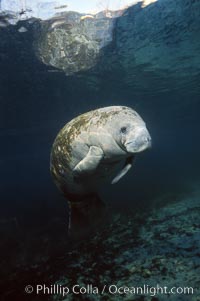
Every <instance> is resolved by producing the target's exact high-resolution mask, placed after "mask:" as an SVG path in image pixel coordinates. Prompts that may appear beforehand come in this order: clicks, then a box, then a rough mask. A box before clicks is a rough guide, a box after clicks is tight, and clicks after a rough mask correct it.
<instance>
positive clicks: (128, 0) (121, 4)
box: [1, 0, 156, 19]
mask: <svg viewBox="0 0 200 301" xmlns="http://www.w3.org/2000/svg"><path fill="white" fill-rule="evenodd" d="M149 1H150V0H149ZM152 1H153V0H152ZM152 1H151V2H152ZM154 1H156V0H154ZM137 2H141V0H93V1H92V0H34V1H33V0H9V1H8V0H2V1H1V10H2V11H10V12H15V13H18V14H20V13H21V12H23V14H21V18H29V17H36V18H41V19H47V18H50V17H52V16H53V15H55V14H56V13H59V12H64V11H76V12H80V13H93V14H95V13H97V12H99V11H102V10H119V9H123V8H126V7H128V6H130V5H132V4H136V3H137ZM144 2H147V0H145V1H144Z"/></svg>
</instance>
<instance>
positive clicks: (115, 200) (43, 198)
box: [0, 21, 200, 300]
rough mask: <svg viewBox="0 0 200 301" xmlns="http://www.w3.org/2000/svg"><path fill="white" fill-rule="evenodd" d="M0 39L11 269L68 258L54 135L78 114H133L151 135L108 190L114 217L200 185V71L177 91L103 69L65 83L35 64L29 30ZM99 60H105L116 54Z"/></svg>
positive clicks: (4, 32) (5, 228)
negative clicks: (117, 110) (54, 173)
mask: <svg viewBox="0 0 200 301" xmlns="http://www.w3.org/2000/svg"><path fill="white" fill-rule="evenodd" d="M25 22H26V21H25ZM0 37H1V41H0V105H1V109H0V146H1V147H0V170H1V173H0V193H1V198H0V206H1V210H0V222H1V227H2V230H1V232H2V235H3V236H4V238H5V237H8V238H9V241H10V242H9V243H8V241H7V240H5V245H4V247H2V254H3V257H4V258H6V260H8V261H9V260H11V259H9V258H12V260H11V261H10V264H8V266H9V268H11V270H15V267H16V264H17V263H19V265H20V264H21V262H23V264H22V266H23V265H24V266H23V268H25V267H26V266H27V263H28V262H29V259H30V258H31V260H33V261H34V260H36V259H35V258H34V256H35V254H37V256H38V257H40V258H42V257H43V256H44V253H45V254H48V253H49V254H51V253H52V254H54V252H55V253H56V254H57V253H59V254H60V253H61V254H62V248H63V249H64V248H68V247H69V245H68V242H67V224H68V207H67V202H66V200H65V199H64V197H63V196H62V195H61V194H60V193H59V191H58V190H57V188H56V187H55V185H54V183H53V181H52V179H51V176H50V172H49V156H50V151H51V146H52V143H53V141H54V139H55V137H56V135H57V133H58V131H59V130H60V129H61V128H62V127H63V126H64V124H65V123H67V122H68V121H70V120H71V119H72V118H74V117H76V116H77V115H79V114H81V113H84V112H86V111H89V110H91V109H96V108H99V107H104V106H111V105H126V106H130V107H132V108H134V109H135V110H136V111H137V112H138V113H139V114H140V115H141V116H142V118H143V119H144V120H145V122H146V124H147V127H148V129H149V132H150V133H151V137H152V141H153V144H152V148H151V149H150V150H149V151H147V152H144V153H142V154H140V155H138V157H137V160H136V162H135V166H134V168H133V169H132V170H131V171H130V172H129V174H127V175H126V176H125V177H124V178H123V179H122V180H121V181H120V182H119V183H118V184H117V185H113V186H111V185H110V186H106V187H104V189H102V191H101V196H102V198H103V199H104V200H105V202H106V203H107V204H109V206H110V208H111V213H112V212H115V213H122V214H123V215H124V216H126V214H127V213H128V212H129V211H130V210H133V211H137V212H138V211H139V212H140V211H141V212H144V211H148V210H150V209H152V208H154V200H155V199H159V198H162V197H163V196H165V195H166V194H168V193H169V194H171V195H173V196H174V199H175V198H176V197H177V196H178V195H182V194H186V193H188V191H191V190H192V189H193V187H197V186H198V185H199V180H200V174H199V170H200V157H199V154H200V139H199V133H200V118H199V114H200V89H199V83H200V72H199V75H196V76H195V77H192V76H190V71H188V74H186V76H185V77H184V80H183V82H181V79H180V80H179V81H178V80H174V81H173V79H171V78H169V79H168V80H167V75H165V77H162V75H160V76H158V75H159V74H157V76H155V74H152V76H150V73H149V74H145V73H140V70H137V72H136V76H138V78H139V79H140V81H141V82H142V81H144V82H146V81H147V82H148V80H146V77H148V76H149V87H147V86H146V87H143V88H142V87H141V86H138V82H134V80H133V78H134V77H132V76H130V78H129V77H128V76H127V77H126V81H123V80H122V78H123V77H124V71H123V70H122V69H121V68H118V67H116V69H114V70H115V72H114V71H113V72H112V70H111V72H109V71H108V70H107V71H104V72H99V73H97V71H98V70H99V66H98V65H97V66H95V67H94V68H93V69H92V70H88V71H85V72H82V73H81V74H79V76H77V74H75V75H73V76H66V75H65V74H64V72H63V71H60V70H56V69H55V71H57V72H48V71H49V66H46V65H44V64H43V63H42V62H41V61H39V59H38V58H37V57H36V54H35V52H34V47H33V40H34V36H33V32H32V31H31V30H29V31H28V32H27V33H25V34H20V33H19V32H17V30H16V28H15V26H11V25H10V26H7V27H5V28H0ZM199 37H200V35H199ZM103 51H104V52H103V53H104V55H107V54H108V53H107V52H109V51H110V50H109V48H108V49H104V50H103ZM196 56H197V57H196V59H197V60H198V61H199V60H200V56H199V54H198V55H197V54H196ZM177 63H178V64H181V61H179V62H177ZM95 72H96V73H95ZM161 74H162V72H161ZM163 83H164V84H163ZM162 87H163V88H162ZM174 199H173V201H174ZM168 201H169V200H167V201H166V202H168ZM169 202H170V201H169ZM15 233H17V236H16V237H17V238H16V237H15ZM19 233H20V234H19ZM58 233H60V236H59V237H58ZM65 237H66V241H65V242H63V241H64V240H65ZM37 238H38V240H37ZM45 239H47V241H48V242H47V246H46V247H42V250H41V252H38V243H40V242H43V241H45ZM60 240H62V243H63V245H62V243H61V241H60ZM54 241H56V243H55V244H58V245H57V248H56V247H55V245H54ZM58 241H59V243H60V244H59V243H58ZM19 242H20V243H22V245H21V246H20V243H19ZM3 243H4V241H3ZM15 248H16V249H17V250H18V251H16V254H17V255H16V258H14V257H13V256H14V255H13V251H14V250H15ZM20 248H21V249H20ZM45 248H46V249H45ZM44 249H45V250H44ZM19 250H21V254H22V255H21V256H22V257H23V256H24V258H23V260H22V259H19V257H20V255H19V254H20V251H19ZM24 250H26V252H24ZM14 253H15V252H14ZM25 253H26V254H25ZM5 254H6V255H5ZM24 254H25V255H24ZM9 256H10V257H9ZM23 268H22V274H23ZM22 278H23V277H22ZM5 300H7V299H5ZM38 300H39V299H38Z"/></svg>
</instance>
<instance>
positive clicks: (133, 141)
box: [125, 128, 152, 153]
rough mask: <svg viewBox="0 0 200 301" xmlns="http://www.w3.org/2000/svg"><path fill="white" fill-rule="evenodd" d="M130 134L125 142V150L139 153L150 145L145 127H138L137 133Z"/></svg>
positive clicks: (149, 137) (149, 138)
mask: <svg viewBox="0 0 200 301" xmlns="http://www.w3.org/2000/svg"><path fill="white" fill-rule="evenodd" d="M131 136H132V137H131ZM131 136H130V137H129V139H128V141H127V142H126V143H125V147H126V150H127V152H130V153H139V152H142V151H143V150H145V149H148V148H150V147H151V144H152V143H151V136H150V134H149V132H148V130H147V129H146V128H141V129H138V130H137V133H134V134H133V135H131Z"/></svg>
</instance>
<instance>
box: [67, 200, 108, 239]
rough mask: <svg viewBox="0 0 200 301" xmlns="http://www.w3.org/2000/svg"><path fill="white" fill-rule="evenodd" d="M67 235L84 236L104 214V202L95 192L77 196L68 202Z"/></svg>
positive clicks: (73, 236)
mask: <svg viewBox="0 0 200 301" xmlns="http://www.w3.org/2000/svg"><path fill="white" fill-rule="evenodd" d="M69 207H70V216H69V235H70V236H71V237H72V238H80V237H82V238H84V237H85V236H87V235H88V234H89V233H91V232H92V231H93V230H94V229H95V226H97V225H98V224H99V223H100V222H101V220H102V217H103V215H104V214H105V204H104V202H103V201H102V200H101V199H100V198H99V196H98V195H97V194H90V195H87V196H84V197H79V199H78V200H77V201H74V200H73V201H72V202H69Z"/></svg>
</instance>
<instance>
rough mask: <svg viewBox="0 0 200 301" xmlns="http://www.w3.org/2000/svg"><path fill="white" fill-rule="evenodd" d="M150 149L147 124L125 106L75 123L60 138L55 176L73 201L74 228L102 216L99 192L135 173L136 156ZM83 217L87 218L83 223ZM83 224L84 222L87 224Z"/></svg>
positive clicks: (56, 144) (53, 164) (52, 162)
mask: <svg viewBox="0 0 200 301" xmlns="http://www.w3.org/2000/svg"><path fill="white" fill-rule="evenodd" d="M150 146H151V137H150V134H149V132H148V130H147V128H146V125H145V122H144V121H143V119H142V118H141V117H140V116H139V114H138V113H137V112H136V111H134V110H133V109H131V108H129V107H125V106H110V107H104V108H99V109H96V110H93V111H90V112H87V113H84V114H82V115H79V116H78V117H76V118H74V119H72V120H71V121H70V122H68V123H67V124H66V125H65V126H64V127H63V128H62V129H61V130H60V132H59V133H58V135H57V137H56V139H55V141H54V143H53V146H52V151H51V160H50V170H51V174H52V176H53V179H54V181H55V183H56V185H57V187H58V188H59V190H60V191H61V192H62V193H63V194H64V195H65V197H66V198H67V199H68V201H69V207H70V208H71V218H70V225H69V228H70V229H72V227H73V225H75V224H76V223H78V224H79V226H80V225H81V227H83V226H84V223H85V221H86V220H87V221H89V222H88V223H89V224H90V222H91V219H96V216H97V215H100V212H101V209H102V208H103V205H102V204H103V203H102V202H101V200H100V198H99V197H98V190H99V188H100V187H101V186H102V185H103V184H104V183H106V182H110V183H112V184H116V183H117V182H118V181H119V180H120V179H121V178H122V177H124V176H125V174H126V173H127V172H128V171H129V170H130V168H131V166H132V164H133V162H134V159H135V156H136V154H137V153H140V152H142V151H144V150H146V149H148V148H149V147H150ZM83 217H84V218H83ZM83 221H84V222H83Z"/></svg>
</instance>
